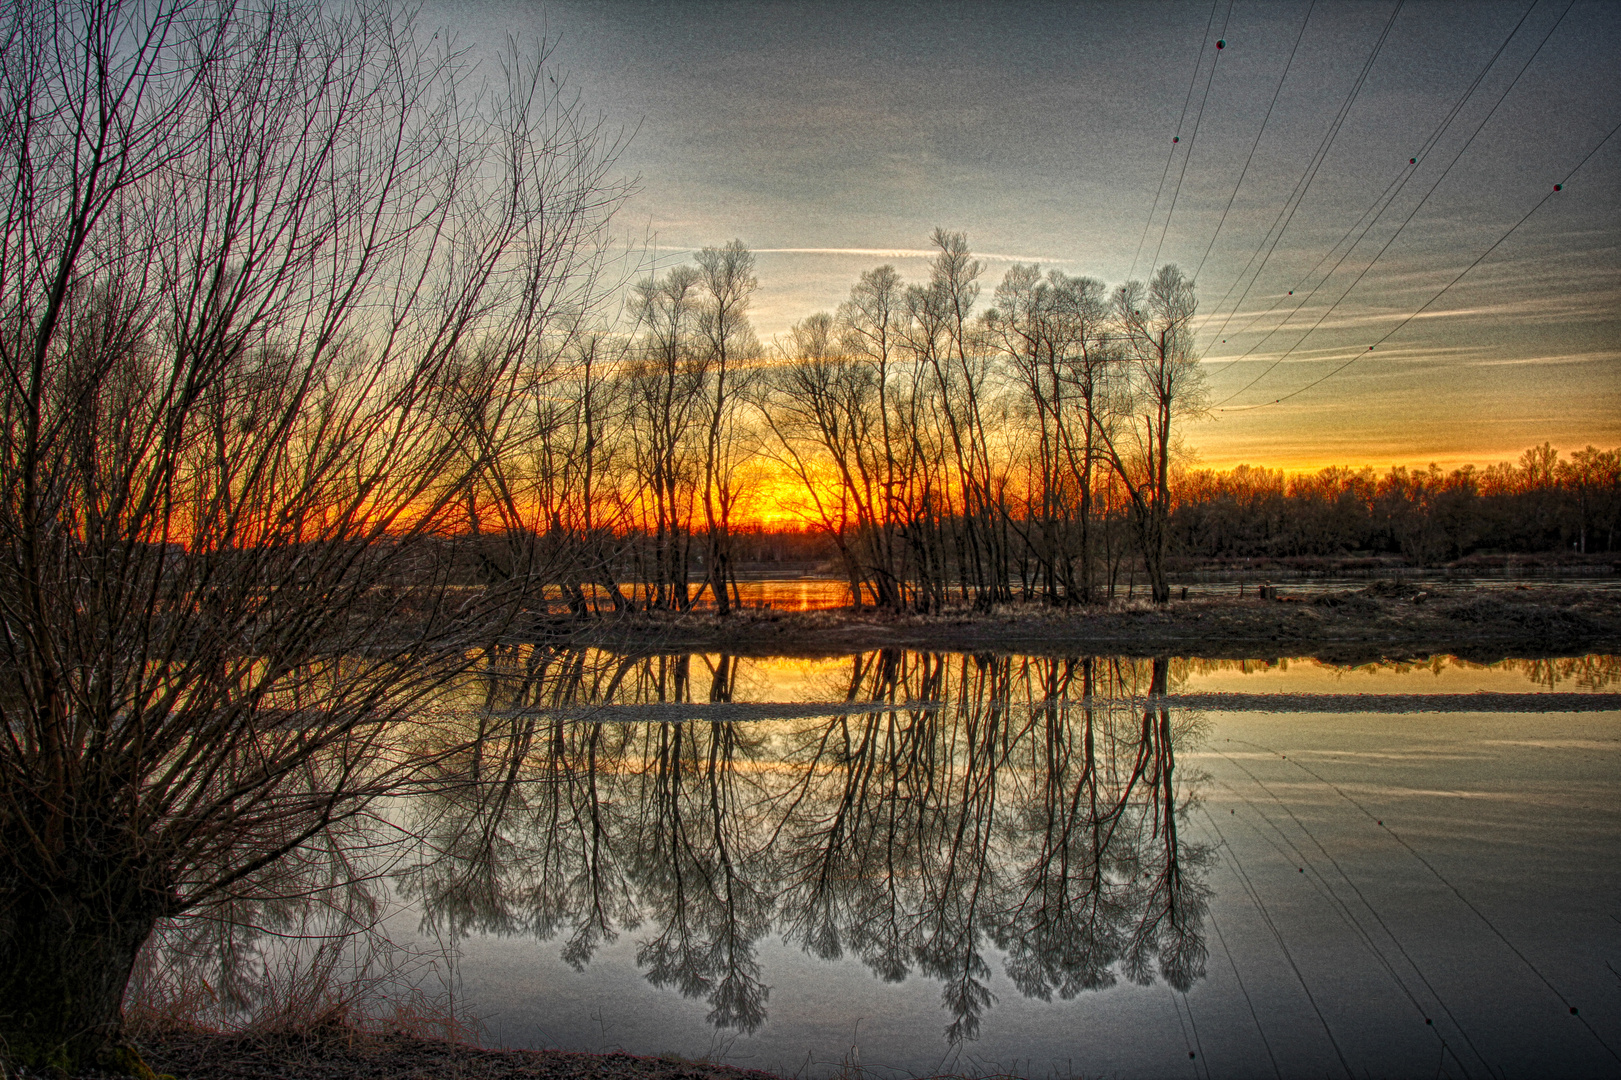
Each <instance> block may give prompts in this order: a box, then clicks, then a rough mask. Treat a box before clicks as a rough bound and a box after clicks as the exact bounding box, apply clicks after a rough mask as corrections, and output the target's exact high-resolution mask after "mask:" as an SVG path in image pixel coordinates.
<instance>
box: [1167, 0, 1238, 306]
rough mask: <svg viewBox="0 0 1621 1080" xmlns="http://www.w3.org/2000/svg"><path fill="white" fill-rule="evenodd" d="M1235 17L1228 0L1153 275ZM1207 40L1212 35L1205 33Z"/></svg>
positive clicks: (1172, 195) (1178, 174) (1173, 194)
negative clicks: (1214, 55) (1228, 31)
mask: <svg viewBox="0 0 1621 1080" xmlns="http://www.w3.org/2000/svg"><path fill="white" fill-rule="evenodd" d="M1232 17H1233V0H1227V14H1226V15H1224V16H1222V19H1221V35H1220V36H1219V37H1218V38H1217V39H1216V58H1215V59H1214V60H1212V61H1210V74H1209V75H1208V76H1206V77H1205V81H1204V94H1203V95H1201V96H1200V98H1199V111H1198V112H1197V113H1196V114H1194V117H1193V134H1192V135H1189V136H1188V148H1187V152H1186V153H1185V154H1183V155H1182V171H1181V172H1179V173H1177V176H1176V190H1175V191H1173V192H1172V193H1171V208H1170V209H1169V210H1167V211H1166V212H1165V224H1164V226H1163V227H1161V228H1160V231H1159V243H1158V244H1155V245H1154V258H1153V259H1152V260H1151V261H1150V262H1149V264H1148V272H1149V273H1150V274H1152V273H1153V272H1154V267H1156V266H1158V265H1159V253H1160V251H1161V249H1163V248H1164V247H1165V234H1166V233H1168V232H1170V231H1171V219H1172V218H1173V217H1175V216H1176V203H1177V200H1178V199H1180V198H1181V197H1182V181H1183V180H1184V179H1185V178H1186V177H1187V175H1188V163H1189V162H1191V161H1192V160H1193V144H1194V143H1195V142H1197V141H1198V139H1199V125H1200V124H1201V123H1203V122H1204V107H1205V105H1206V104H1207V103H1208V102H1209V101H1210V84H1211V83H1213V82H1215V81H1216V66H1217V65H1218V64H1220V63H1221V54H1222V50H1224V49H1225V48H1226V47H1227V24H1228V22H1229V21H1230V20H1231V19H1232ZM1205 40H1206V41H1209V40H1210V33H1209V31H1208V30H1207V31H1206V32H1205Z"/></svg>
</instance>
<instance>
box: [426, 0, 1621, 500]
mask: <svg viewBox="0 0 1621 1080" xmlns="http://www.w3.org/2000/svg"><path fill="white" fill-rule="evenodd" d="M419 21H420V22H421V23H423V24H425V25H432V26H444V27H446V28H448V29H449V30H450V31H451V33H452V35H453V39H454V40H455V41H456V42H457V43H458V44H459V45H461V46H463V47H465V48H467V49H468V54H469V56H470V57H478V56H480V55H485V54H487V53H488V51H489V50H490V49H491V48H492V47H493V46H498V45H499V44H500V43H502V42H504V41H505V40H506V38H507V37H508V36H509V35H516V36H517V38H518V39H519V40H520V41H529V42H534V41H536V40H539V39H541V38H545V39H547V40H550V41H552V42H553V43H554V46H553V52H552V63H553V64H554V65H555V67H556V68H557V69H558V70H559V71H560V73H561V74H562V75H563V76H564V77H565V79H566V81H567V83H568V84H569V85H570V86H572V87H574V88H576V89H577V90H578V92H579V93H580V95H581V101H582V103H583V104H584V106H585V107H586V108H588V109H590V110H593V111H596V112H598V113H600V114H601V115H602V116H603V118H604V119H605V120H606V121H607V122H608V124H609V125H610V126H611V127H613V128H614V129H616V130H623V131H624V132H626V133H627V134H628V135H629V136H630V138H629V141H628V143H627V145H626V148H625V150H624V151H623V153H622V154H621V156H620V159H619V167H620V168H621V170H622V171H623V172H624V174H625V175H627V176H629V177H634V178H635V180H636V190H635V193H634V194H633V195H632V196H631V197H630V198H629V199H628V200H627V201H626V203H625V204H624V205H623V206H622V208H621V209H620V211H619V214H618V216H617V218H616V229H617V230H618V231H619V233H620V235H621V236H622V237H623V238H624V240H625V242H626V243H627V244H628V245H630V246H631V248H632V249H634V250H637V251H640V250H641V248H642V247H643V246H645V247H646V249H647V253H646V255H645V258H646V259H647V260H649V262H650V264H651V265H656V266H668V265H672V264H674V263H676V262H680V261H682V260H683V259H685V258H687V257H689V256H690V254H691V252H693V251H694V250H696V249H698V248H701V247H704V246H711V245H720V244H724V243H726V242H727V241H729V240H731V239H734V238H737V239H741V240H742V241H743V242H744V243H745V244H747V245H748V246H749V247H750V248H751V249H753V250H754V251H755V252H756V256H757V273H758V276H759V281H760V286H759V290H758V292H757V293H756V295H755V297H754V302H753V308H752V317H753V321H754V326H755V329H756V332H757V333H758V334H759V335H760V337H761V338H762V339H764V340H767V341H769V340H771V339H772V338H773V337H774V336H778V335H783V334H785V333H786V331H787V330H788V328H789V327H790V326H791V325H792V324H793V323H794V322H796V321H797V320H799V319H802V318H804V317H805V316H806V315H809V314H811V313H813V312H816V311H824V310H825V311H832V310H834V309H836V307H837V306H838V304H839V302H840V301H841V300H843V299H844V298H845V296H846V295H848V292H849V289H850V286H851V285H852V284H853V283H854V282H855V280H856V278H857V277H858V276H859V274H860V273H861V272H862V271H864V270H869V269H871V268H873V267H875V266H878V265H881V264H884V263H890V264H893V265H894V266H895V267H896V269H897V270H899V271H900V273H901V274H902V275H903V277H905V278H907V279H908V280H922V279H924V278H925V277H926V275H927V272H928V254H929V253H928V250H927V249H928V246H929V236H930V234H931V233H932V231H933V230H934V229H935V228H936V227H937V226H939V227H944V228H946V229H950V230H954V231H961V232H963V233H965V234H966V235H967V238H968V241H969V243H970V245H971V246H972V247H973V248H974V250H975V251H976V252H977V253H978V254H979V256H980V258H981V259H982V261H983V265H984V272H983V275H982V277H981V284H982V294H981V305H982V306H985V305H988V304H989V303H990V302H991V300H992V294H993V292H994V288H995V285H996V283H997V282H998V281H999V280H1000V279H1001V277H1002V275H1003V274H1005V273H1006V272H1007V269H1008V268H1009V266H1010V265H1011V264H1012V263H1013V262H1014V261H1025V262H1036V263H1040V264H1041V265H1042V266H1043V267H1044V268H1048V269H1058V270H1062V271H1064V272H1065V273H1069V274H1085V275H1088V276H1091V277H1095V278H1098V279H1100V280H1102V281H1103V282H1105V283H1107V284H1110V285H1114V284H1117V283H1119V282H1122V281H1124V280H1126V279H1127V278H1128V277H1135V278H1146V277H1148V276H1150V275H1151V273H1152V271H1153V268H1154V267H1155V266H1156V265H1160V264H1163V263H1166V262H1174V263H1176V264H1177V265H1178V266H1180V267H1181V268H1182V269H1183V271H1184V272H1186V273H1188V274H1189V275H1192V276H1194V278H1195V282H1196V289H1197V294H1198V297H1199V303H1200V329H1199V337H1198V340H1199V345H1200V348H1201V350H1202V353H1203V356H1204V363H1205V370H1206V372H1207V375H1208V386H1209V391H1210V403H1211V406H1212V407H1211V409H1210V411H1209V413H1208V414H1207V416H1206V417H1205V418H1203V419H1199V420H1195V421H1190V422H1189V423H1188V425H1187V427H1186V435H1187V442H1188V444H1189V446H1190V447H1191V448H1192V449H1193V450H1194V451H1195V452H1196V453H1197V456H1198V461H1199V463H1200V464H1201V465H1204V466H1208V467H1214V468H1228V467H1231V466H1232V465H1235V464H1238V463H1240V462H1247V463H1250V464H1264V465H1268V466H1272V467H1281V468H1287V469H1291V470H1293V469H1308V468H1316V467H1319V466H1322V465H1327V464H1358V465H1360V464H1371V465H1374V466H1376V467H1384V466H1387V465H1390V464H1397V463H1401V464H1414V465H1423V464H1427V463H1429V462H1436V463H1439V464H1441V465H1442V466H1443V467H1453V466H1456V465H1458V464H1461V463H1464V462H1474V463H1476V464H1481V465H1485V464H1489V463H1491V462H1495V461H1499V460H1507V459H1512V458H1514V457H1517V456H1518V455H1519V453H1520V451H1521V450H1523V449H1524V448H1525V447H1527V446H1530V445H1533V444H1538V443H1541V442H1543V441H1545V440H1546V441H1551V442H1552V443H1553V444H1554V445H1555V446H1556V447H1559V448H1561V449H1565V450H1567V451H1568V450H1572V449H1578V448H1580V447H1582V446H1585V445H1588V444H1596V445H1599V446H1603V447H1615V446H1621V132H1615V131H1614V129H1615V128H1616V127H1617V125H1618V124H1621V4H1615V3H1607V2H1583V0H1576V2H1571V0H1534V2H1533V0H1515V2H1508V3H1468V2H1464V3H1452V2H1447V3H1415V2H1405V3H1397V2H1396V0H1382V2H1374V3H1353V2H1338V0H1318V2H1316V3H1312V2H1311V0H1304V2H1287V3H1256V2H1242V0H1214V3H1210V2H1186V3H1181V2H1169V0H1168V2H1164V3H1129V4H1075V3H1062V4H1058V3H1055V4H1037V3H1028V4H1014V3H974V4H948V3H913V4H906V3H884V4H878V3H851V4H835V3H814V4H813V3H693V2H684V3H631V2H621V3H614V2H606V0H599V2H595V3H572V2H551V3H546V4H540V3H524V2H508V3H500V2H496V3H483V2H480V3H470V2H462V3H454V2H438V3H430V4H429V5H427V6H426V7H425V8H424V9H423V10H422V12H421V15H420V16H419ZM1218 41H1219V42H1221V43H1222V47H1221V48H1217V42H1218ZM1612 132H1614V134H1613V135H1611V133H1612ZM1607 135H1608V136H1610V137H1609V138H1608V139H1607V140H1606V136H1607ZM1173 140H1174V141H1173ZM1413 159H1416V160H1413ZM1410 160H1412V163H1410ZM1555 184H1559V185H1561V187H1562V190H1560V191H1558V192H1555V191H1554V190H1553V188H1554V185H1555ZM1460 274H1462V275H1463V276H1462V277H1461V278H1460V277H1459V275H1460ZM1455 279H1456V284H1451V285H1450V287H1448V285H1449V283H1451V282H1453V281H1454V280H1455ZM1443 290H1444V291H1443ZM1370 345H1371V346H1373V348H1372V349H1371V350H1370V349H1369V346H1370Z"/></svg>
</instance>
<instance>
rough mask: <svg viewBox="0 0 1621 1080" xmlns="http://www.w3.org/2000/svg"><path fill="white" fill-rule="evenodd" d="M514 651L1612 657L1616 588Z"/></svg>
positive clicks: (634, 629)
mask: <svg viewBox="0 0 1621 1080" xmlns="http://www.w3.org/2000/svg"><path fill="white" fill-rule="evenodd" d="M521 636H522V637H523V638H525V639H526V640H530V641H536V642H548V643H553V644H559V645H562V644H569V645H591V646H598V647H603V648H611V649H615V650H622V651H626V652H637V653H659V652H682V651H700V650H701V651H715V652H720V651H724V652H730V653H733V654H736V655H741V656H783V655H787V656H827V655H833V654H838V653H845V652H853V651H858V650H865V649H878V648H891V647H893V648H908V649H929V650H939V651H966V652H985V651H988V652H1018V653H1024V654H1035V655H1053V654H1067V655H1078V654H1090V655H1106V654H1119V655H1130V656H1153V655H1180V656H1201V657H1208V658H1212V659H1253V658H1259V657H1276V656H1311V657H1315V658H1317V659H1320V660H1324V661H1330V662H1335V663H1366V662H1372V661H1376V660H1380V659H1390V658H1405V657H1416V656H1430V655H1435V654H1441V653H1446V654H1451V655H1455V656H1460V657H1464V658H1466V659H1471V660H1478V661H1482V662H1487V661H1493V660H1500V659H1503V658H1506V657H1522V658H1540V657H1553V656H1570V655H1575V654H1580V653H1593V652H1599V653H1606V652H1617V651H1621V590H1616V589H1608V588H1570V587H1563V588H1553V587H1547V586H1542V587H1538V586H1525V587H1521V588H1515V589H1501V588H1498V589H1483V588H1475V587H1470V586H1448V585H1440V586H1430V587H1427V588H1426V587H1421V586H1417V585H1412V584H1395V583H1389V582H1375V583H1373V584H1372V585H1369V586H1367V587H1365V588H1360V589H1354V590H1346V591H1341V592H1322V593H1315V594H1310V595H1290V594H1289V593H1288V592H1287V590H1285V589H1280V590H1279V593H1278V595H1277V597H1276V598H1275V599H1262V598H1259V597H1245V598H1237V597H1207V598H1197V599H1190V600H1173V601H1172V602H1171V603H1170V604H1168V605H1165V606H1155V605H1153V604H1149V603H1146V602H1143V601H1133V602H1128V603H1126V604H1116V605H1115V606H1112V607H1074V608H1057V607H1050V606H1046V605H1039V604H1009V605H999V606H997V607H996V608H995V609H993V610H991V611H974V610H972V609H969V608H963V609H961V610H957V611H947V612H944V613H941V614H932V615H902V616H897V615H889V614H884V613H880V612H874V611H872V610H866V611H853V610H849V609H844V610H838V611H814V612H784V611H771V610H758V609H750V610H745V611H738V612H734V613H732V614H730V615H727V616H725V617H721V616H717V615H715V614H713V613H710V612H704V613H690V614H665V613H660V612H652V613H639V614H633V615H617V616H604V617H597V618H592V619H588V620H583V621H573V620H568V619H548V620H544V621H540V622H537V623H535V624H534V625H532V626H531V627H529V628H528V632H527V633H525V634H523V635H521Z"/></svg>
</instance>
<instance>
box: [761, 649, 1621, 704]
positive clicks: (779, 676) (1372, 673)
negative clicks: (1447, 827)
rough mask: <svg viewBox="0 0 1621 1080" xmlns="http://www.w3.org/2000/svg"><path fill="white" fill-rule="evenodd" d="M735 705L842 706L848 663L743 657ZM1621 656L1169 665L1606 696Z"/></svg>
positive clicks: (1244, 688) (1343, 687)
mask: <svg viewBox="0 0 1621 1080" xmlns="http://www.w3.org/2000/svg"><path fill="white" fill-rule="evenodd" d="M737 663H738V664H739V670H738V675H737V685H736V693H735V698H734V699H735V700H737V701H784V702H788V701H830V700H842V699H843V697H844V693H843V691H844V689H845V687H846V686H847V685H848V681H849V673H850V667H851V661H850V658H848V657H836V658H826V657H824V658H819V659H800V658H796V657H768V658H763V659H756V658H747V659H742V660H739V661H738V662H737ZM1618 686H1621V657H1614V656H1604V655H1598V654H1594V655H1589V656H1580V657H1561V658H1556V659H1551V660H1519V659H1511V660H1502V661H1498V662H1496V663H1492V664H1478V663H1473V662H1470V661H1467V660H1461V659H1459V658H1457V657H1454V656H1437V657H1431V658H1429V659H1426V660H1422V661H1386V662H1382V663H1378V664H1360V665H1356V666H1346V665H1339V664H1330V663H1325V662H1323V661H1320V660H1314V659H1312V658H1310V657H1296V658H1288V657H1284V658H1279V659H1273V660H1203V659H1197V658H1175V659H1173V660H1172V661H1171V678H1170V689H1171V691H1172V692H1173V693H1190V694H1191V693H1249V694H1257V693H1261V694H1264V693H1280V694H1379V693H1392V694H1469V693H1474V692H1476V691H1480V690H1484V691H1496V692H1501V693H1533V692H1536V691H1538V690H1558V691H1561V692H1566V691H1581V690H1605V691H1613V690H1615V689H1616V688H1617V687H1618Z"/></svg>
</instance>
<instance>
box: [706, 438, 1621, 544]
mask: <svg viewBox="0 0 1621 1080" xmlns="http://www.w3.org/2000/svg"><path fill="white" fill-rule="evenodd" d="M1172 492H1173V499H1174V503H1173V507H1172V510H1171V554H1172V555H1173V557H1178V558H1179V559H1180V560H1183V561H1185V560H1187V559H1190V558H1191V559H1216V560H1222V559H1246V560H1247V559H1298V558H1303V557H1306V558H1309V557H1318V558H1327V559H1336V558H1346V557H1356V556H1359V555H1367V556H1399V557H1400V558H1402V559H1403V560H1404V561H1407V562H1409V563H1411V564H1413V565H1416V566H1433V565H1438V564H1443V563H1448V562H1455V561H1457V560H1460V559H1466V558H1469V557H1471V556H1476V557H1481V556H1485V557H1489V556H1496V555H1502V556H1513V555H1550V554H1564V553H1572V554H1580V555H1603V554H1609V553H1613V552H1615V551H1616V550H1617V547H1616V542H1617V532H1618V527H1621V448H1616V449H1613V450H1600V449H1597V448H1596V447H1592V446H1589V447H1587V448H1586V449H1583V450H1578V451H1575V452H1574V453H1572V454H1570V455H1569V456H1568V457H1566V456H1562V455H1561V454H1560V452H1559V451H1558V450H1557V449H1555V448H1554V447H1553V446H1551V445H1550V444H1548V443H1543V444H1542V445H1541V446H1535V447H1532V448H1530V449H1528V450H1526V451H1525V452H1524V453H1523V454H1521V455H1520V457H1519V460H1518V461H1517V462H1506V461H1505V462H1499V463H1497V464H1495V465H1491V466H1489V467H1487V468H1479V467H1476V466H1474V465H1465V466H1463V467H1462V468H1458V469H1453V470H1452V471H1450V472H1447V471H1444V470H1442V469H1440V468H1438V467H1437V466H1434V465H1431V466H1430V467H1429V468H1428V469H1409V468H1406V467H1403V466H1396V467H1393V468H1391V469H1389V470H1387V471H1386V472H1384V473H1379V472H1377V471H1376V470H1374V469H1373V468H1372V467H1370V466H1362V467H1361V468H1353V467H1348V466H1331V467H1329V468H1325V469H1321V470H1319V471H1317V472H1314V473H1301V474H1298V475H1292V476H1291V475H1289V474H1288V473H1286V472H1284V470H1282V469H1268V468H1265V467H1261V466H1253V465H1240V466H1238V467H1237V468H1234V469H1229V470H1215V469H1193V470H1187V471H1184V472H1180V473H1178V474H1177V475H1175V477H1174V478H1173V483H1172ZM1099 501H1100V502H1107V501H1108V500H1106V499H1103V500H1099ZM736 542H737V545H738V553H739V558H740V561H742V562H746V563H771V562H784V561H787V562H813V561H817V560H822V559H829V558H832V557H833V556H834V554H835V547H834V545H833V544H832V543H831V542H830V541H829V540H828V539H827V537H826V536H825V535H823V534H820V533H819V532H818V531H816V530H798V529H789V530H774V529H760V530H755V531H753V532H750V531H748V530H743V531H741V532H739V534H738V535H737V537H736ZM1482 561H1484V560H1482Z"/></svg>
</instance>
